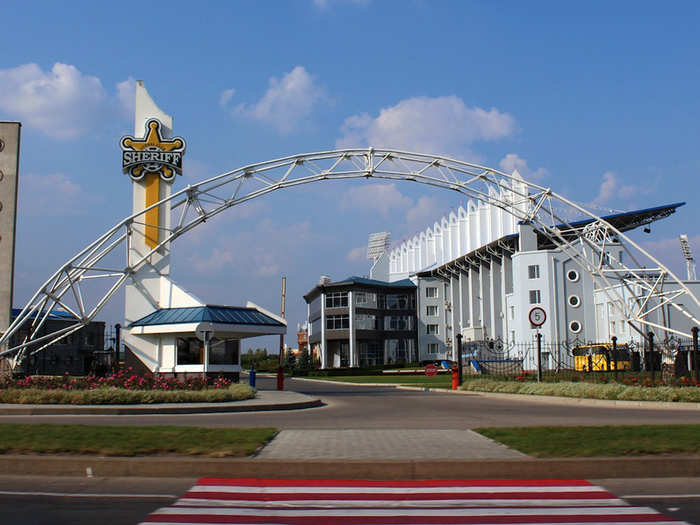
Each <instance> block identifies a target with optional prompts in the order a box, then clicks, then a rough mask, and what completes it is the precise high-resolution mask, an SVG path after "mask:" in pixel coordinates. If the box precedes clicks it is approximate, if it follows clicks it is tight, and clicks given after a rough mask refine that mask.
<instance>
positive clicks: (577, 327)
mask: <svg viewBox="0 0 700 525" xmlns="http://www.w3.org/2000/svg"><path fill="white" fill-rule="evenodd" d="M582 329H583V326H581V323H579V322H578V321H571V322H570V323H569V330H571V331H572V332H573V333H575V334H578V333H579V332H580V331H581V330H582Z"/></svg>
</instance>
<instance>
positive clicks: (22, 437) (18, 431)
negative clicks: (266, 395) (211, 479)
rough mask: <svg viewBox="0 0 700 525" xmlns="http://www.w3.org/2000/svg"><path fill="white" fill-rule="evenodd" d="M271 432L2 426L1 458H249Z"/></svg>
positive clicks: (266, 429) (248, 429) (169, 428)
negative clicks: (178, 456) (39, 456)
mask: <svg viewBox="0 0 700 525" xmlns="http://www.w3.org/2000/svg"><path fill="white" fill-rule="evenodd" d="M276 433H277V429H275V428H243V429H228V428H224V429H220V428H201V427H176V426H153V427H128V426H97V425H47V424H41V425H29V424H0V453H2V454H35V453H39V454H96V455H103V456H151V455H180V456H209V457H225V456H226V457H240V456H248V455H250V454H253V453H254V452H255V451H257V450H258V449H259V448H260V447H262V446H263V445H265V444H266V443H267V442H269V441H270V440H271V439H272V438H273V437H274V436H275V434H276Z"/></svg>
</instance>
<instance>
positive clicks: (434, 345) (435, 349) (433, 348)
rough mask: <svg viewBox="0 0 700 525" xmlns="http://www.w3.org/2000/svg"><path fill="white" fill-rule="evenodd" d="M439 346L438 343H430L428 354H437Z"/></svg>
mask: <svg viewBox="0 0 700 525" xmlns="http://www.w3.org/2000/svg"><path fill="white" fill-rule="evenodd" d="M438 348H439V345H438V344H437V343H428V353H429V354H437V353H438Z"/></svg>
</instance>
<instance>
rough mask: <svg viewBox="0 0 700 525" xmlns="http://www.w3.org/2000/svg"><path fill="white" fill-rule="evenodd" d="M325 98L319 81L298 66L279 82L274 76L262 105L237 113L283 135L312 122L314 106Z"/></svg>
mask: <svg viewBox="0 0 700 525" xmlns="http://www.w3.org/2000/svg"><path fill="white" fill-rule="evenodd" d="M222 98H223V95H222ZM324 99H325V94H324V91H323V89H322V88H321V87H320V86H319V85H318V84H317V82H316V80H315V78H314V77H313V76H312V75H310V74H309V72H308V71H306V69H305V68H304V67H303V66H297V67H295V68H294V69H292V70H291V71H290V72H289V73H286V74H285V75H284V76H283V77H282V78H281V79H279V80H278V79H277V78H275V77H272V78H271V79H270V87H269V88H268V90H267V91H266V92H265V94H264V95H263V96H262V98H261V99H260V100H259V101H258V102H256V103H254V104H251V105H248V104H239V105H238V106H236V107H235V108H234V110H233V113H234V114H236V115H243V116H247V117H249V118H252V119H255V120H257V121H259V122H263V123H265V124H269V125H271V126H273V127H275V128H276V129H277V130H278V131H279V132H281V133H291V132H292V131H294V129H296V128H297V127H298V126H299V125H300V124H301V123H303V122H304V121H306V120H308V118H309V117H310V116H311V114H312V113H313V110H314V107H315V106H316V105H317V104H318V103H319V102H321V101H323V100H324Z"/></svg>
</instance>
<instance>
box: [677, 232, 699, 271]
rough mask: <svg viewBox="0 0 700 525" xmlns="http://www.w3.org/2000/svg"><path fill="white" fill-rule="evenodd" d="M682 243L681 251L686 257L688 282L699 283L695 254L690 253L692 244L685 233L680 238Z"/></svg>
mask: <svg viewBox="0 0 700 525" xmlns="http://www.w3.org/2000/svg"><path fill="white" fill-rule="evenodd" d="M680 241H681V251H682V252H683V257H685V264H686V267H687V270H688V280H689V281H697V280H698V276H697V273H696V271H695V257H693V252H691V251H690V244H689V243H688V235H686V234H685V233H683V234H682V235H681V236H680Z"/></svg>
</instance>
